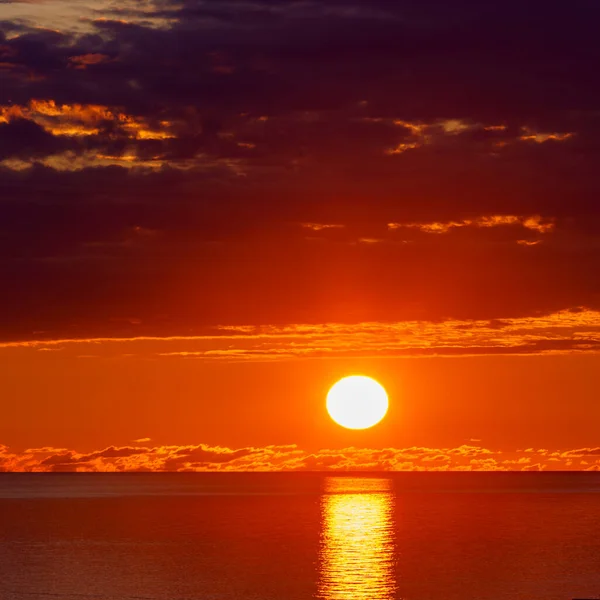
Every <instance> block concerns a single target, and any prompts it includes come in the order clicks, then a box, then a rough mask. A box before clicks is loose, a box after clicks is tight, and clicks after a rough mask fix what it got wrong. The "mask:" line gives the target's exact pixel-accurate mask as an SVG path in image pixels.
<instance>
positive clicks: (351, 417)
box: [327, 375, 389, 429]
mask: <svg viewBox="0 0 600 600" xmlns="http://www.w3.org/2000/svg"><path fill="white" fill-rule="evenodd" d="M388 404H389V403H388V396H387V393H386V391H385V389H384V388H383V386H382V385H381V384H379V383H377V381H375V380H374V379H371V378H370V377H365V376H363V375H351V376H350V377H344V378H343V379H340V380H339V381H338V382H337V383H336V384H334V385H333V386H332V388H331V389H330V390H329V393H328V394H327V412H328V413H329V416H330V417H331V418H332V419H333V420H334V421H335V422H336V423H337V424H338V425H341V426H342V427H346V428H347V429H368V428H369V427H373V425H376V424H377V423H379V421H381V419H383V417H385V414H386V413H387V410H388Z"/></svg>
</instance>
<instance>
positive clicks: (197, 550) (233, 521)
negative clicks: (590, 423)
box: [0, 473, 600, 600]
mask: <svg viewBox="0 0 600 600" xmlns="http://www.w3.org/2000/svg"><path fill="white" fill-rule="evenodd" d="M599 592H600V476H599V475H598V474H595V473H567V474H560V473H558V474H556V473H514V474H505V473H478V474H477V473H398V474H392V475H373V476H364V475H357V474H349V475H345V476H330V475H322V474H310V473H288V474H277V473H261V474H234V473H229V474H225V473H223V474H208V473H207V474H142V473H139V474H0V598H1V599H2V600H25V599H35V598H40V599H41V598H62V599H63V600H77V599H79V600H81V599H82V598H90V599H91V598H95V599H98V600H131V599H133V598H136V599H138V600H139V599H151V600H211V599H214V600H304V599H313V598H315V599H321V600H346V599H347V600H350V599H352V600H392V599H406V600H429V599H431V600H433V599H434V598H435V599H438V598H442V597H443V598H444V599H445V600H459V599H460V600H464V599H480V600H488V599H489V600H492V599H493V600H505V599H506V600H508V599H511V600H526V599H527V600H530V599H531V600H533V599H535V600H542V599H544V600H559V599H564V600H568V599H570V598H574V597H590V598H592V597H595V596H596V595H597V594H598V593H599Z"/></svg>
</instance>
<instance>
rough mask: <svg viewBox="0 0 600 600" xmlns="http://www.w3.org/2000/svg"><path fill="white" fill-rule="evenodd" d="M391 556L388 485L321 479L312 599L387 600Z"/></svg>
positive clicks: (391, 586) (391, 584) (392, 585)
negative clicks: (316, 582) (315, 589)
mask: <svg viewBox="0 0 600 600" xmlns="http://www.w3.org/2000/svg"><path fill="white" fill-rule="evenodd" d="M394 557H395V548H394V527H393V495H392V490H391V481H390V480H389V479H379V478H349V477H329V478H327V479H326V481H325V493H324V495H323V498H322V502H321V550H320V561H319V574H320V577H319V587H318V594H317V597H318V598H322V599H323V600H350V599H352V600H392V599H393V598H394V597H395V592H396V579H395V574H394V559H395V558H394Z"/></svg>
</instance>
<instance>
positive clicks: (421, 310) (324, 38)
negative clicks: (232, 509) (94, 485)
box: [0, 0, 600, 471]
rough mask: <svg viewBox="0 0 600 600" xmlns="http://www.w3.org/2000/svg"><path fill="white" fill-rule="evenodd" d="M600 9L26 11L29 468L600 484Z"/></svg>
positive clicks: (100, 7) (4, 120)
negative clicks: (370, 399)
mask: <svg viewBox="0 0 600 600" xmlns="http://www.w3.org/2000/svg"><path fill="white" fill-rule="evenodd" d="M535 6H538V8H539V10H536V9H535V8H534V7H535ZM599 17H600V14H599V9H598V6H597V2H595V1H594V0H576V1H574V2H570V3H568V10H565V4H564V3H563V4H562V6H561V5H560V3H552V2H545V3H542V2H539V3H538V2H517V1H515V0H509V1H502V2H500V1H499V0H492V1H489V2H481V1H479V0H478V1H475V0H456V1H452V2H448V1H447V0H428V1H426V2H423V1H421V0H406V1H405V0H402V1H400V0H399V1H397V2H390V1H389V0H386V1H385V2H384V1H383V0H362V1H361V0H333V1H331V0H327V1H326V0H313V1H290V0H277V1H275V0H252V1H250V0H235V1H230V0H118V1H116V0H115V1H113V0H94V1H92V0H78V1H77V2H74V1H72V0H69V1H67V0H21V1H10V0H9V1H7V0H0V282H1V290H0V291H1V293H0V314H1V315H2V316H1V318H0V471H2V470H41V471H52V470H58V471H73V470H80V471H87V470H101V471H102V470H128V469H138V470H139V469H143V470H146V469H150V470H207V469H209V470H220V469H225V470H229V469H232V470H255V469H260V470H277V469H292V470H306V469H342V470H343V469H396V470H411V469H439V470H447V469H475V470H479V469H485V470H494V469H515V470H522V469H546V470H551V469H581V470H587V469H590V470H591V469H595V470H599V469H600V447H599V446H600V429H599V427H598V424H599V423H600V396H599V391H600V355H599V354H598V352H599V350H600V178H599V177H598V165H599V159H600V79H598V76H597V73H598V72H599V71H600V46H599V44H598V18H599ZM351 374H365V375H369V376H371V377H374V378H375V379H377V380H378V381H379V382H381V383H382V384H383V385H384V386H385V388H386V389H387V392H388V394H389V398H390V410H389V413H388V416H387V417H386V418H385V419H384V420H383V421H382V422H381V423H380V424H379V425H377V426H376V427H374V428H372V429H369V430H365V431H350V430H345V429H343V428H341V427H339V426H338V425H336V424H335V423H333V422H332V421H331V420H330V419H329V417H328V415H327V413H326V411H325V396H326V394H327V391H328V389H329V388H330V386H331V385H332V384H333V383H335V381H337V380H338V379H339V378H341V377H344V376H346V375H351Z"/></svg>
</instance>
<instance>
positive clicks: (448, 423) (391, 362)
mask: <svg viewBox="0 0 600 600" xmlns="http://www.w3.org/2000/svg"><path fill="white" fill-rule="evenodd" d="M165 344H168V345H167V347H166V348H163V347H162V346H164V345H165ZM107 345H108V346H113V348H112V349H111V352H110V353H107V354H105V355H103V352H106V350H107V349H106V346H107ZM80 346H84V348H83V349H82V348H81V347H80ZM115 346H116V347H115ZM44 349H45V350H46V351H40V349H35V348H4V349H2V350H0V352H1V353H2V364H3V374H2V379H1V380H0V385H1V393H2V396H3V398H5V399H10V400H9V401H8V402H6V403H5V408H4V412H3V419H2V422H1V423H0V439H2V440H3V443H5V444H6V445H7V446H9V449H8V450H7V451H6V453H7V454H8V453H11V454H12V453H16V454H17V455H19V454H21V455H22V453H23V452H24V451H26V450H28V449H30V448H40V447H50V448H53V449H54V450H52V449H50V450H49V451H47V452H46V453H43V454H42V455H40V457H37V458H36V460H34V461H33V462H30V463H27V464H28V465H30V466H31V465H34V464H37V465H39V463H41V461H42V460H47V459H48V457H54V456H59V457H60V456H63V457H64V455H65V453H66V452H67V450H74V451H76V452H78V453H79V454H82V453H83V454H85V453H92V452H95V451H101V450H103V449H105V448H107V447H111V446H116V447H125V448H127V447H136V446H139V447H142V448H157V447H163V446H197V445H198V444H199V443H202V444H206V445H207V446H208V447H221V448H227V449H230V450H237V449H244V448H255V449H257V448H264V447H267V446H272V445H275V446H287V445H289V444H297V446H298V449H300V450H301V451H302V452H303V453H305V454H306V456H308V455H310V454H312V453H315V452H316V453H317V455H323V456H324V455H326V454H327V452H323V449H325V448H329V449H333V451H334V452H339V451H340V450H341V449H344V448H348V447H356V448H363V449H364V448H371V449H384V448H388V449H389V448H392V449H395V450H394V452H396V453H398V452H401V451H402V449H407V448H411V447H419V448H429V449H431V452H433V454H434V455H440V454H441V455H446V456H450V457H451V462H450V463H449V464H450V465H452V466H468V465H470V464H471V463H470V461H471V460H473V459H475V460H479V459H480V458H481V457H480V456H469V457H468V459H467V458H463V457H457V455H455V456H452V454H451V453H450V454H449V452H450V450H451V449H453V448H458V447H461V446H470V447H477V448H479V449H480V450H481V451H482V452H483V451H484V450H485V451H486V454H484V455H483V458H490V457H493V459H494V461H495V464H494V466H497V467H505V468H507V467H508V468H521V467H523V466H527V467H529V466H531V465H535V464H538V463H540V464H542V465H545V467H546V468H590V467H593V466H594V465H597V464H598V460H599V459H598V449H597V448H596V456H594V455H593V454H592V455H591V456H583V457H579V458H576V459H575V460H574V462H573V459H572V458H571V457H570V456H569V457H566V458H564V457H563V458H561V460H560V462H558V463H557V464H552V462H556V461H549V460H548V459H549V458H550V454H551V453H552V452H560V454H564V453H565V452H568V451H571V450H576V449H581V448H588V449H593V448H594V447H595V444H597V439H598V438H597V427H596V423H597V417H598V410H600V409H599V408H598V403H597V396H596V394H595V391H594V390H595V389H597V387H598V385H599V383H600V369H599V366H600V362H599V361H600V358H599V357H598V355H597V354H595V353H593V354H587V355H586V354H555V355H545V356H540V355H531V356H523V355H518V356H472V355H471V356H463V357H416V358H415V357H412V358H411V357H404V358H398V357H395V358H381V357H375V358H360V357H353V358H305V359H302V358H291V359H287V358H286V359H283V360H282V359H280V358H277V359H271V360H266V359H261V360H256V359H251V360H240V361H231V360H219V359H209V360H202V359H198V358H189V357H188V358H185V357H173V356H159V355H157V354H151V353H150V352H149V351H148V349H147V348H146V349H145V350H144V351H143V352H142V349H141V348H140V344H139V343H136V342H120V343H115V342H98V343H95V344H93V345H92V344H71V345H69V344H65V345H63V346H59V347H58V348H57V347H54V348H52V349H48V347H45V348H44ZM163 349H165V350H172V344H171V343H165V342H160V341H157V342H153V348H152V351H153V352H156V351H159V352H160V351H161V350H163ZM115 351H116V352H115ZM132 351H133V352H132ZM136 353H137V354H136ZM351 373H364V374H368V375H370V376H373V377H375V378H377V379H378V380H379V381H381V382H382V383H383V384H384V385H385V386H386V388H387V390H388V393H389V396H390V402H391V404H390V411H389V413H388V415H387V417H386V418H385V419H384V421H383V422H382V423H380V424H379V425H377V426H375V427H374V428H372V429H370V430H365V431H351V430H345V429H343V428H341V427H339V426H337V425H336V424H334V423H333V422H332V421H331V420H330V419H329V416H328V415H327V413H326V410H325V395H326V393H327V390H328V387H329V386H330V385H331V384H332V383H334V382H335V381H336V380H337V379H338V378H340V377H343V376H345V375H347V374H351ZM565 390H568V397H567V396H566V393H565ZM566 406H568V409H567V408H566ZM148 438H149V439H148ZM144 439H147V441H144V442H139V443H137V444H135V443H133V440H144ZM531 448H533V449H535V450H536V452H537V451H538V450H545V451H546V452H545V453H544V454H543V455H538V454H533V453H532V452H531V450H530V451H529V452H526V450H527V449H531ZM487 451H492V452H494V453H496V452H497V451H501V452H502V453H501V454H498V455H496V454H493V455H488V454H487ZM588 451H589V450H588ZM126 452H127V451H126ZM146 453H147V451H146V450H144V451H140V457H138V459H139V460H141V457H142V456H143V455H144V454H146ZM417 454H419V453H417ZM67 455H68V452H67ZM1 456H2V455H1V454H0V460H1ZM346 456H347V458H348V462H345V463H344V468H352V467H361V466H364V465H370V466H372V467H375V468H392V465H391V464H389V463H386V461H385V460H383V462H382V461H381V460H380V459H376V460H374V459H372V457H370V458H368V460H367V459H366V458H365V457H364V456H355V455H352V457H348V455H347V453H346ZM288 458H289V457H288ZM457 458H458V462H457ZM338 459H339V457H338ZM518 459H521V460H525V462H522V463H516V465H514V464H512V463H509V464H506V463H503V461H506V460H511V461H516V460H518ZM286 460H287V458H286ZM324 460H331V459H324ZM36 461H37V462H36ZM282 461H283V459H282ZM365 461H366V462H365ZM569 461H571V462H570V463H569ZM581 461H583V463H582V462H581ZM193 462H194V461H192V460H191V461H190V464H191V463H193ZM334 462H335V460H334ZM338 462H339V461H338ZM400 462H401V465H402V466H400V467H394V468H415V467H418V466H421V467H431V466H440V464H437V463H436V464H435V465H432V464H431V463H429V464H427V462H426V463H424V464H423V463H421V462H419V460H415V459H414V458H411V459H410V460H402V461H400ZM84 463H85V464H82V465H80V468H83V469H85V468H110V467H107V466H106V465H103V466H102V467H98V465H95V466H94V465H93V464H91V463H89V461H84ZM209 463H210V460H209V461H207V462H199V463H198V464H196V466H195V468H224V466H227V465H228V466H229V468H235V467H236V465H235V463H234V464H230V463H229V462H225V463H221V464H219V463H215V464H212V465H211V464H209ZM567 463H569V464H567ZM1 464H2V463H0V465H1ZM6 464H8V458H6ZM59 464H62V466H60V467H56V468H59V469H61V468H62V469H68V468H69V465H68V463H60V461H59ZM108 464H110V461H109V463H108ZM140 464H141V463H140ZM260 464H262V463H259V465H260ZM441 464H442V465H447V464H448V462H447V461H446V462H442V463H441ZM132 465H133V466H134V467H135V466H136V465H137V466H139V464H138V463H135V462H134V463H129V468H131V466H132ZM188 466H189V465H188ZM271 466H273V467H274V468H282V467H285V468H289V467H290V466H291V465H289V464H288V465H284V464H283V463H282V465H277V464H275V463H272V464H271ZM317 466H318V465H317ZM321 466H322V467H327V466H329V465H327V464H323V465H321ZM474 466H475V467H479V466H481V465H479V463H475V464H474ZM483 466H486V467H489V466H490V464H489V463H487V464H486V465H483ZM247 467H248V465H247V464H246V463H243V464H242V465H238V468H247ZM255 467H256V465H254V467H252V468H255ZM309 467H310V461H309V462H302V463H300V464H298V465H293V466H292V468H309ZM42 468H43V467H42ZM178 468H185V465H183V464H182V465H179V466H178Z"/></svg>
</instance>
